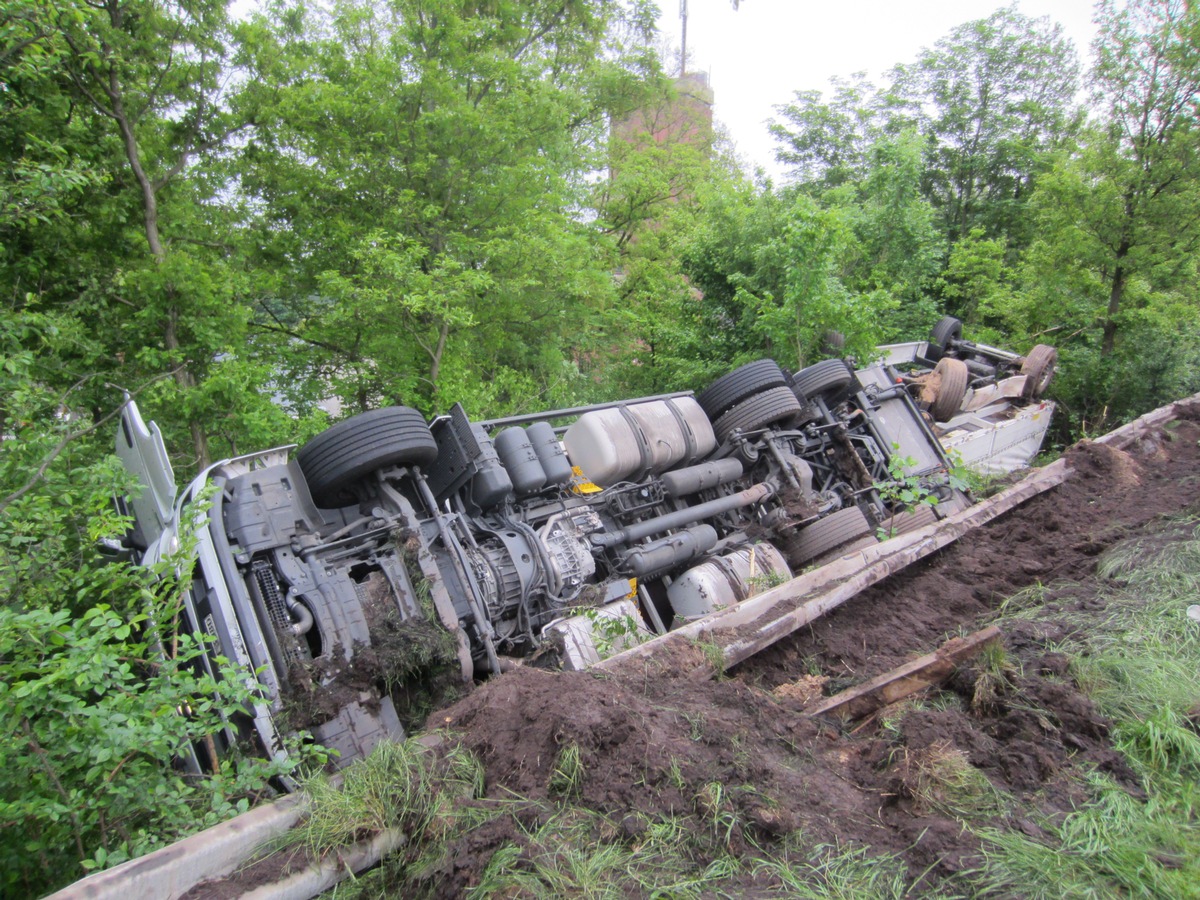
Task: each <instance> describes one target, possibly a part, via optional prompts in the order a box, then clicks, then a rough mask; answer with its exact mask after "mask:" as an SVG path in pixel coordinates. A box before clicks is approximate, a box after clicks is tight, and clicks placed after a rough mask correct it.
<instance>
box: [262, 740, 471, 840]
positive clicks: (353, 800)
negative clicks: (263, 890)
mask: <svg viewBox="0 0 1200 900" xmlns="http://www.w3.org/2000/svg"><path fill="white" fill-rule="evenodd" d="M304 790H305V792H306V793H307V794H308V796H309V800H310V803H309V814H308V816H307V817H306V818H305V820H304V822H303V824H301V825H300V826H299V827H298V828H294V829H292V830H291V831H290V832H288V834H287V835H285V836H284V838H283V842H284V843H285V844H286V845H297V844H298V845H302V846H304V847H305V848H306V849H307V850H308V852H309V853H310V854H312V855H313V856H314V857H316V858H321V857H323V856H325V855H326V854H328V853H329V852H331V851H334V850H337V849H339V848H341V847H345V846H348V845H350V844H353V843H356V842H357V841H359V840H362V839H363V837H364V836H368V835H369V836H371V837H373V836H375V835H376V834H379V833H381V832H384V831H388V830H392V829H400V830H402V831H403V833H404V835H405V836H406V838H407V839H408V841H409V842H410V843H411V844H414V845H420V844H421V842H422V841H423V840H426V839H430V840H435V841H436V840H437V838H438V837H440V836H441V833H442V831H444V830H445V829H447V828H449V827H452V825H453V824H454V822H455V821H456V819H457V817H458V816H459V815H460V814H461V811H460V810H458V809H457V807H458V806H459V805H460V804H461V803H462V802H463V801H464V800H470V799H473V798H474V797H476V796H478V795H479V794H480V793H481V792H482V790H483V769H482V767H481V766H480V764H479V761H478V760H477V759H475V758H474V757H473V756H471V755H470V754H469V753H467V752H466V751H464V750H461V749H459V748H456V747H451V748H450V749H448V750H447V751H446V752H445V753H443V754H440V755H439V754H435V753H434V752H433V751H430V750H429V749H427V748H426V747H424V746H423V745H422V744H420V743H418V742H417V741H415V740H407V741H402V742H401V741H380V742H379V743H378V744H376V745H375V747H374V749H372V751H371V754H370V755H369V756H368V757H367V758H366V759H364V760H361V761H360V762H358V763H357V764H355V765H354V766H351V767H350V768H348V769H347V770H346V771H345V773H344V775H343V776H342V779H341V783H340V784H338V783H335V782H333V781H331V780H330V779H329V777H328V776H326V775H318V776H316V777H314V778H312V779H310V780H309V781H308V782H306V783H305V785H304Z"/></svg>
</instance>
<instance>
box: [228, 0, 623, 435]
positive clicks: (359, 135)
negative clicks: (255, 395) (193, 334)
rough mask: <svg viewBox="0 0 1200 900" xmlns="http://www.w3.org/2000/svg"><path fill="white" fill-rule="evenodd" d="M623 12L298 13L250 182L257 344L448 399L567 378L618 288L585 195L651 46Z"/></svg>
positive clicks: (356, 393) (357, 392) (343, 377)
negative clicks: (610, 115)
mask: <svg viewBox="0 0 1200 900" xmlns="http://www.w3.org/2000/svg"><path fill="white" fill-rule="evenodd" d="M634 12H635V13H636V14H639V15H640V12H641V10H640V6H639V7H638V8H637V9H635V10H634ZM623 15H624V13H623V12H622V10H621V8H620V7H619V6H617V5H614V4H606V3H601V2H598V0H591V2H583V3H570V4H565V5H564V4H562V3H560V2H532V3H531V2H525V3H515V2H501V3H491V4H483V5H479V4H464V3H462V2H459V0H437V2H415V0H413V2H409V0H402V2H398V3H394V4H390V5H386V6H385V5H383V4H375V3H362V4H356V3H340V4H337V5H335V6H334V8H333V10H332V11H331V13H330V15H329V16H327V17H323V16H321V15H319V14H318V13H316V12H314V11H312V10H308V9H303V8H299V7H298V8H296V9H291V10H286V11H285V12H284V13H283V21H282V22H281V27H291V28H292V29H293V30H294V32H295V34H294V36H293V37H292V38H291V39H290V40H289V41H288V42H287V44H286V45H284V44H282V43H281V44H280V47H279V50H278V52H277V53H275V54H274V55H271V54H268V53H266V52H264V53H262V54H260V56H261V57H262V58H263V59H264V60H265V61H266V63H265V64H269V65H271V66H274V68H273V69H267V68H264V70H263V71H262V72H261V75H260V78H259V79H258V80H259V81H261V82H263V83H269V84H276V85H279V87H278V88H277V89H275V90H273V91H272V92H271V96H269V97H264V100H263V106H262V112H263V118H262V122H261V123H260V126H259V128H258V131H257V133H256V139H255V141H254V142H253V144H249V145H247V146H246V147H245V148H244V152H243V178H242V186H243V189H244V190H245V191H246V192H247V193H248V194H249V195H250V196H252V197H253V198H254V199H255V202H256V203H258V204H259V205H260V208H261V211H262V214H261V218H260V226H259V227H260V231H259V239H260V243H261V246H262V247H263V251H262V253H261V255H260V257H259V258H260V265H261V267H262V268H264V269H269V270H270V271H271V273H272V276H273V277H272V279H271V280H270V281H269V282H268V281H264V283H263V285H262V290H263V295H264V300H263V301H262V302H260V305H259V310H258V316H257V317H256V321H255V323H254V329H255V331H256V333H257V342H256V343H257V346H259V347H260V348H262V349H263V352H264V353H266V354H272V353H274V352H275V349H276V348H277V347H278V345H279V344H280V342H281V340H282V341H283V342H285V344H286V346H285V348H284V349H285V351H286V355H285V356H284V358H283V360H282V363H281V364H282V366H283V369H284V371H285V372H286V373H287V375H286V377H285V379H283V380H284V382H285V383H299V384H305V385H308V386H309V388H308V390H309V394H310V396H311V395H313V394H316V393H320V392H321V391H322V390H328V389H329V388H330V387H332V388H333V390H334V391H335V392H336V393H337V394H338V395H339V396H341V397H342V398H343V400H344V401H345V402H346V404H347V405H350V406H352V407H357V408H366V407H367V406H370V405H374V404H378V403H381V402H404V403H409V404H412V405H415V406H418V407H420V408H422V409H423V410H426V411H430V412H432V411H433V410H435V409H437V408H439V407H440V406H441V405H443V403H444V400H445V399H448V398H453V399H458V398H459V397H462V396H466V395H471V396H474V397H476V398H477V402H479V403H481V404H482V405H484V406H485V407H487V408H492V409H502V408H513V407H516V406H520V405H521V404H530V403H535V402H538V398H539V395H545V394H546V393H547V392H549V393H550V394H551V395H553V394H554V391H556V390H559V386H560V385H561V383H562V381H563V379H564V377H565V376H567V375H569V373H568V372H567V371H566V369H565V367H564V360H569V359H570V358H571V356H572V350H571V347H572V345H573V344H574V343H575V342H576V341H579V340H580V335H581V333H582V332H584V331H585V327H584V325H585V322H586V321H587V316H588V315H589V312H588V311H589V310H590V309H594V308H596V307H597V306H599V305H603V304H604V303H606V302H607V300H608V297H609V296H610V294H611V286H612V282H611V278H610V277H609V275H608V271H607V268H606V266H607V263H608V259H607V257H606V255H605V254H604V253H603V251H602V249H601V248H599V247H598V246H597V243H596V230H595V228H594V226H593V225H592V224H591V223H589V222H588V221H587V220H586V217H585V216H584V215H583V214H582V212H581V211H582V209H583V207H584V201H585V197H586V190H587V185H586V174H587V172H588V171H589V170H590V169H591V168H592V166H593V161H592V152H593V151H594V149H595V148H597V147H599V146H600V140H601V135H602V134H603V128H604V125H605V122H606V119H605V117H606V113H607V112H608V111H609V110H611V109H613V108H614V106H615V105H619V104H621V103H622V102H624V100H623V98H624V97H626V96H627V94H628V92H629V90H628V86H629V84H630V83H636V82H637V81H639V80H640V79H641V78H643V77H644V74H645V68H644V67H645V66H646V65H647V57H646V56H645V54H644V53H643V44H640V43H638V41H637V40H636V38H637V37H638V34H640V32H638V28H639V27H640V25H639V21H640V20H635V21H634V22H633V23H631V24H630V23H627V22H626V20H625V19H623V18H621V17H622V16H623ZM626 24H629V28H630V29H631V31H632V34H633V36H632V37H630V36H629V34H626V33H620V34H619V33H618V31H619V29H618V26H619V25H626ZM642 24H644V23H642ZM260 27H262V28H268V25H267V24H266V23H260ZM270 27H274V26H270ZM642 37H645V35H644V34H643V35H642ZM626 38H628V39H629V44H628V45H626V44H624V43H621V41H623V40H624V39H626ZM610 50H611V51H612V52H611V54H610V52H609V51H610ZM292 351H296V352H294V353H293V352H292ZM568 380H569V378H568ZM493 388H494V390H493ZM560 393H561V392H560Z"/></svg>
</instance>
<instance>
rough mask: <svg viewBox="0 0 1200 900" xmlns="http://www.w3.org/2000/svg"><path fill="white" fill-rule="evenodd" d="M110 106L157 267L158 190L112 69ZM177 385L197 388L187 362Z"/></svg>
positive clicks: (200, 449) (201, 441)
mask: <svg viewBox="0 0 1200 900" xmlns="http://www.w3.org/2000/svg"><path fill="white" fill-rule="evenodd" d="M107 93H108V98H109V102H110V103H111V104H112V117H113V118H114V119H115V120H116V123H117V128H118V130H119V131H120V132H121V140H122V142H123V143H124V145H125V158H126V159H127V160H128V162H129V168H130V170H131V171H132V172H133V176H134V178H135V179H137V183H138V188H139V189H140V191H141V196H142V224H143V229H144V232H145V235H146V244H147V245H148V246H149V248H150V255H151V256H153V257H154V261H155V263H161V262H162V261H163V260H164V259H165V258H166V255H167V251H166V248H165V247H163V243H162V236H161V235H160V234H159V230H158V189H157V187H156V186H155V184H154V182H153V181H152V180H151V178H150V176H149V175H148V174H147V173H146V170H145V168H144V167H143V165H142V157H141V149H140V148H139V146H138V141H137V133H136V132H135V131H134V123H133V121H132V120H131V118H130V117H129V114H128V113H127V112H126V110H125V103H124V99H123V94H122V89H121V84H120V82H119V81H118V80H117V75H116V69H115V67H113V68H111V69H110V74H109V83H108V88H107ZM178 320H179V308H178V307H177V306H176V305H175V304H174V303H172V304H171V305H170V306H169V307H168V309H167V324H166V328H165V330H164V332H163V343H164V344H165V346H166V348H167V349H168V350H170V351H172V352H175V351H178V350H179V335H178ZM174 378H175V383H176V384H177V385H178V386H179V387H180V388H181V389H183V390H185V391H186V390H191V389H193V388H195V387H196V376H195V375H193V374H192V371H191V369H190V368H189V367H188V363H187V361H186V360H183V361H181V362H180V364H179V366H178V368H176V369H175V375H174ZM188 430H189V431H190V432H191V435H192V451H193V452H194V453H195V454H196V464H197V465H198V466H199V467H200V468H204V467H205V466H207V465H208V464H209V462H211V460H210V459H209V452H208V435H207V434H206V433H205V431H204V427H203V426H202V425H201V423H200V422H198V421H196V420H195V419H193V418H190V417H189V419H188Z"/></svg>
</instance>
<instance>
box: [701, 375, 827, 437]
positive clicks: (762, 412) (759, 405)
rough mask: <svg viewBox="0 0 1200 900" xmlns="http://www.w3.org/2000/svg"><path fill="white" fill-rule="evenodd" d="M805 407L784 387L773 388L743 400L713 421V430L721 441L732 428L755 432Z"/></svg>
mask: <svg viewBox="0 0 1200 900" xmlns="http://www.w3.org/2000/svg"><path fill="white" fill-rule="evenodd" d="M803 409H804V406H803V404H801V403H800V401H799V400H797V399H796V395H795V394H793V393H792V391H791V389H790V388H787V387H774V388H771V389H770V390H768V391H763V392H762V393H760V394H755V395H754V396H753V397H750V398H749V399H747V400H743V401H742V402H741V403H739V404H738V405H737V406H735V407H734V408H733V409H731V410H729V411H728V412H727V413H725V415H723V416H721V417H720V418H719V419H717V421H716V422H714V423H713V432H714V433H715V434H716V436H717V440H718V441H719V442H720V443H722V444H723V443H725V440H726V439H727V438H728V437H729V436H730V435H731V434H733V432H734V431H737V430H740V431H757V430H758V429H760V428H765V427H766V426H768V425H773V424H774V423H776V422H782V421H783V420H785V419H789V418H793V417H794V416H796V415H798V414H799V413H800V412H802V411H803Z"/></svg>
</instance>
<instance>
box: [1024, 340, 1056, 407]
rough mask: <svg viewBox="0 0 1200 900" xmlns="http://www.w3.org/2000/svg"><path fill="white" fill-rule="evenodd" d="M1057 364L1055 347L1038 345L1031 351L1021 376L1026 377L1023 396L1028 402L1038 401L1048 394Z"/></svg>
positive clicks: (1026, 358) (1027, 355)
mask: <svg viewBox="0 0 1200 900" xmlns="http://www.w3.org/2000/svg"><path fill="white" fill-rule="evenodd" d="M1057 364H1058V351H1057V350H1055V349H1054V348H1053V347H1051V346H1048V345H1047V344H1038V345H1037V346H1036V347H1034V348H1033V349H1032V350H1030V351H1029V353H1028V354H1026V356H1025V362H1023V363H1021V374H1022V375H1024V376H1025V387H1024V388H1023V389H1022V391H1021V396H1022V397H1024V398H1025V399H1026V400H1036V399H1037V398H1038V397H1040V396H1042V394H1044V393H1046V388H1048V387H1049V386H1050V379H1052V378H1053V377H1054V369H1055V366H1056V365H1057Z"/></svg>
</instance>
